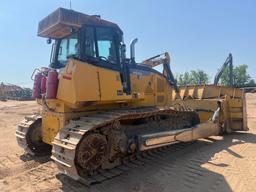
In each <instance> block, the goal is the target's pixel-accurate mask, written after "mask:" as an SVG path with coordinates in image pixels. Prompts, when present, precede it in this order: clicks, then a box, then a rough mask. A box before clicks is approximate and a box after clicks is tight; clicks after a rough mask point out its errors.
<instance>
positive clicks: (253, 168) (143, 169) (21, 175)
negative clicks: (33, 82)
mask: <svg viewBox="0 0 256 192" xmlns="http://www.w3.org/2000/svg"><path fill="white" fill-rule="evenodd" d="M38 110H39V106H37V104H36V103H35V102H34V101H25V102H18V101H8V102H0V191H88V192H94V191H97V192H100V191H104V192H106V191H118V192H120V191H129V192H130V191H131V192H132V191H134V192H135V191H139V192H142V191H147V192H151V191H152V192H158V191H168V192H170V191H175V192H177V191H196V192H198V191H210V192H213V191H216V192H217V191H223V192H229V191H237V192H238V191H239V192H253V191H256V94H247V112H248V126H249V128H250V131H249V132H247V133H234V134H231V135H226V136H225V137H222V136H216V137H211V138H209V139H203V140H199V141H197V142H194V143H192V144H182V145H180V144H178V145H173V146H171V147H170V148H169V149H168V150H166V151H165V152H164V153H162V154H161V155H160V156H159V157H156V158H155V159H152V160H149V161H148V162H147V163H146V164H144V165H140V166H137V167H135V168H132V169H131V170H129V171H128V172H125V173H124V174H122V175H121V176H119V177H116V178H113V179H111V180H107V181H105V182H103V183H101V184H96V185H93V186H91V187H86V186H83V185H82V184H80V183H78V182H76V181H73V180H71V179H69V178H68V177H66V176H64V175H62V174H59V173H58V170H57V168H56V166H55V164H54V163H53V162H52V161H51V160H50V159H49V158H36V159H35V158H32V157H30V156H28V155H26V154H24V152H23V150H22V149H20V148H19V147H18V145H17V144H16V139H15V136H14V134H15V129H16V126H17V124H18V123H19V122H20V121H21V120H22V119H23V117H24V116H25V115H29V114H33V113H35V112H37V111H38Z"/></svg>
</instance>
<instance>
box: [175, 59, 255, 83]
mask: <svg viewBox="0 0 256 192" xmlns="http://www.w3.org/2000/svg"><path fill="white" fill-rule="evenodd" d="M233 74H234V86H235V87H250V86H256V83H255V80H254V79H252V78H251V77H250V75H249V74H248V66H247V65H245V64H242V65H238V66H236V67H234V69H233ZM176 79H177V83H178V85H202V84H211V82H210V76H209V75H208V74H207V73H206V72H204V71H203V70H196V71H195V70H192V71H190V72H185V73H183V74H179V75H176ZM228 80H229V68H226V69H225V70H224V72H223V74H222V76H221V77H220V85H228Z"/></svg>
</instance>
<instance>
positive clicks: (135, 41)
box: [130, 38, 138, 63]
mask: <svg viewBox="0 0 256 192" xmlns="http://www.w3.org/2000/svg"><path fill="white" fill-rule="evenodd" d="M137 42H138V38H135V39H133V40H132V41H131V43H130V54H131V62H132V63H135V44H136V43H137Z"/></svg>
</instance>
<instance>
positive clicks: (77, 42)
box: [16, 8, 222, 184]
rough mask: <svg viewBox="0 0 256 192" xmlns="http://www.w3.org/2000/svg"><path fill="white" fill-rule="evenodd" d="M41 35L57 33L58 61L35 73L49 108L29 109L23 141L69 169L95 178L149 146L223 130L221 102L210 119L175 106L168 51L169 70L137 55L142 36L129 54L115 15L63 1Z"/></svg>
mask: <svg viewBox="0 0 256 192" xmlns="http://www.w3.org/2000/svg"><path fill="white" fill-rule="evenodd" d="M38 35H39V36H41V37H47V38H49V40H48V42H51V40H54V43H53V45H52V46H53V48H52V54H51V64H50V69H48V68H42V69H41V70H39V71H38V72H37V74H36V75H35V84H34V93H35V94H34V96H35V97H36V99H37V102H38V103H39V104H40V105H42V112H41V114H38V115H33V116H30V117H25V119H24V120H23V121H22V122H21V123H20V124H19V126H18V128H17V130H16V136H17V141H18V144H19V145H20V146H21V147H23V148H24V149H25V150H26V151H27V152H29V153H30V154H33V155H43V154H47V153H50V152H51V153H52V159H53V160H54V161H55V162H56V163H57V165H58V167H59V169H60V170H61V171H62V172H63V173H65V174H67V175H68V176H70V177H72V178H74V179H76V180H79V181H82V182H84V183H87V184H90V183H91V182H92V180H91V178H92V177H93V176H94V175H96V174H98V173H101V172H104V171H106V170H110V169H112V168H114V167H116V166H119V165H121V164H122V163H123V162H124V161H125V159H127V158H128V157H135V156H136V154H138V153H140V152H142V151H145V150H150V149H153V148H158V147H162V146H165V145H170V144H173V143H177V142H186V141H193V140H196V139H198V138H203V137H208V136H210V135H217V134H219V132H220V131H221V127H220V126H219V119H220V118H221V116H222V113H221V110H222V109H221V108H220V107H221V106H216V108H215V109H214V110H215V114H214V115H213V116H212V117H211V118H210V120H209V121H205V122H204V123H200V119H199V116H198V114H197V113H196V112H195V111H192V110H189V109H186V108H185V107H183V106H181V107H177V108H175V107H173V100H172V98H173V95H172V90H173V87H174V88H175V87H176V85H175V84H176V83H175V81H174V80H173V77H172V74H171V70H170V65H169V61H168V59H167V60H163V61H164V62H163V65H164V72H163V73H160V72H158V71H156V70H154V69H153V68H152V66H150V63H152V62H149V61H152V59H150V60H146V61H144V62H143V63H136V62H135V50H134V44H135V43H136V40H134V41H132V43H131V50H132V51H131V57H130V58H129V59H128V58H126V56H125V45H124V43H123V32H122V30H121V29H120V28H119V27H118V25H116V24H115V23H112V22H109V21H106V20H103V19H101V18H100V17H99V16H89V15H86V14H82V13H78V12H75V11H73V10H67V9H63V8H60V9H58V10H56V11H55V12H53V13H52V14H50V15H49V16H47V17H46V18H45V19H43V20H42V21H41V22H40V23H39V29H38ZM165 56H167V57H168V55H167V54H165ZM166 61H168V62H166ZM42 79H44V80H42ZM45 87H46V90H45ZM38 93H39V94H38ZM176 93H177V90H176ZM216 103H218V102H217V101H216Z"/></svg>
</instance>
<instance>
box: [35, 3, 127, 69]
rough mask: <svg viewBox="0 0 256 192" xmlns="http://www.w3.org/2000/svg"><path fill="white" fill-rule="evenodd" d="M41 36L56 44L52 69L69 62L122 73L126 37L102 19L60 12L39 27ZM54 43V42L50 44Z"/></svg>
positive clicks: (63, 10) (113, 24)
mask: <svg viewBox="0 0 256 192" xmlns="http://www.w3.org/2000/svg"><path fill="white" fill-rule="evenodd" d="M38 35H39V36H42V37H47V38H49V39H53V40H55V41H54V43H53V45H52V52H51V59H50V67H51V68H55V69H59V68H63V67H65V65H66V64H67V61H68V59H69V58H71V57H73V58H75V59H78V60H81V61H84V62H87V63H90V64H94V65H98V66H102V67H106V68H110V69H113V70H121V61H122V58H121V57H122V55H124V54H121V51H122V44H123V33H122V31H121V29H120V28H119V27H118V26H117V25H116V24H115V23H111V22H109V21H106V20H103V19H101V18H100V17H99V16H89V15H86V14H83V13H79V12H76V11H73V10H68V9H63V8H59V9H57V10H56V11H54V12H53V13H52V14H50V15H49V16H47V17H46V18H44V19H43V20H42V21H41V22H40V23H39V28H38ZM49 42H50V41H49Z"/></svg>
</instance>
